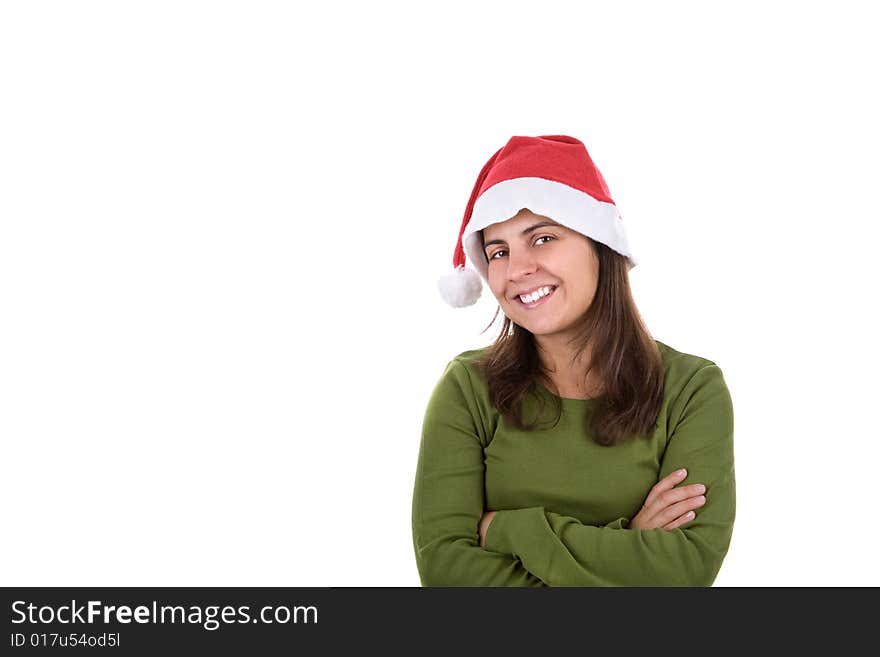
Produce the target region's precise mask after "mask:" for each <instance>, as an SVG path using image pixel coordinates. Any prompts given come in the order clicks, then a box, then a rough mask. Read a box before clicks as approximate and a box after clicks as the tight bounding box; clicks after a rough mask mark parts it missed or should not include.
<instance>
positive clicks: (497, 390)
mask: <svg viewBox="0 0 880 657" xmlns="http://www.w3.org/2000/svg"><path fill="white" fill-rule="evenodd" d="M590 243H591V244H592V246H593V249H594V251H595V252H596V255H597V257H598V260H599V280H598V282H597V285H596V293H595V296H594V297H593V301H592V303H591V304H590V307H589V309H588V310H587V312H586V313H585V314H584V316H583V318H582V319H581V320H580V323H579V325H578V327H577V331H576V336H575V338H574V339H573V341H572V344H573V345H574V346H575V355H574V359H573V361H572V364H574V363H575V361H577V360H578V359H579V358H580V357H581V355H582V354H585V353H589V354H590V357H591V358H590V361H589V363H587V367H586V369H585V371H584V381H585V382H586V378H587V375H588V373H590V372H593V374H594V376H596V377H597V379H598V380H599V381H601V392H600V393H599V395H598V396H597V397H595V401H596V406H595V411H594V412H593V413H592V414H591V416H590V421H589V423H588V424H587V425H586V426H585V428H584V429H585V434H586V435H588V436H591V437H592V439H593V440H594V441H595V442H596V443H598V444H599V445H603V446H606V447H609V446H613V445H616V444H619V443H621V442H624V441H626V440H628V439H630V438H632V437H634V436H638V435H641V436H644V437H648V436H650V434H651V433H653V429H654V427H655V424H656V421H657V416H658V413H659V412H660V406H661V404H662V402H663V378H664V377H663V361H662V359H661V357H660V351H659V349H658V347H657V343H656V342H655V341H654V339H653V338H652V337H651V335H650V333H649V332H648V329H647V328H646V326H645V324H644V322H643V321H642V317H641V315H640V314H639V311H638V309H637V308H636V304H635V301H634V300H633V297H632V290H631V288H630V285H629V273H628V269H627V263H626V259H625V258H624V257H623V256H622V255H620V254H619V253H617V252H616V251H614V250H612V249H610V248H608V247H607V246H605V245H604V244H602V243H600V242H596V241H595V240H592V239H590ZM499 310H500V306H499ZM497 317H498V312H497V311H496V313H495V317H493V318H492V322H491V323H490V324H489V326H487V327H486V329H484V330H488V328H489V327H491V326H492V324H494V323H495V319H496V318H497ZM587 349H590V351H589V352H587ZM476 365H477V366H478V367H479V368H480V369H481V370H482V372H483V374H484V375H485V377H486V381H487V383H488V386H489V399H490V401H491V403H492V405H493V406H494V407H495V408H497V409H498V411H499V412H500V413H501V414H502V415H503V416H504V418H505V419H506V420H507V421H508V422H510V423H511V424H512V425H513V426H515V427H517V428H519V429H521V430H532V429H534V428H535V427H536V425H537V421H535V422H531V423H526V422H524V420H523V418H522V402H523V399H524V398H525V396H526V395H527V394H529V393H532V394H534V393H535V392H536V391H537V384H538V383H539V382H540V381H542V380H544V381H547V382H550V379H549V377H548V372H547V369H546V367H544V365H543V364H542V363H541V359H540V357H539V354H538V348H537V345H536V344H535V339H534V336H533V335H532V333H531V332H530V331H527V330H526V329H524V328H522V327H521V326H519V325H518V324H516V323H514V322H512V321H511V320H510V318H509V317H507V316H506V315H505V317H504V322H503V324H502V327H501V333H500V334H499V336H498V338H497V339H496V340H495V342H494V343H493V344H492V345H490V346H489V347H488V348H487V349H486V352H485V353H484V354H483V355H482V356H481V357H480V358H479V359H478V360H477V361H476ZM550 386H551V387H550V388H548V389H550V390H552V392H553V393H554V395H555V396H554V397H553V399H555V404H556V419H555V420H554V424H555V423H556V422H558V421H559V418H560V417H561V415H562V402H561V400H560V399H559V392H558V389H556V388H555V386H553V385H552V383H550ZM536 396H537V395H536ZM542 401H543V399H542ZM542 408H543V406H542Z"/></svg>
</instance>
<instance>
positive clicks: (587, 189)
mask: <svg viewBox="0 0 880 657" xmlns="http://www.w3.org/2000/svg"><path fill="white" fill-rule="evenodd" d="M523 208H527V209H529V210H531V211H532V212H534V213H535V214H539V215H541V216H544V217H549V218H550V219H552V220H553V221H555V222H557V223H560V224H562V225H563V226H566V227H567V228H571V229H572V230H576V231H577V232H579V233H581V234H583V235H586V236H587V237H589V238H591V239H593V240H595V241H597V242H601V243H602V244H605V245H606V246H608V247H610V248H611V249H613V250H614V251H617V252H618V253H620V254H621V255H623V256H625V257H626V258H627V262H628V265H629V269H632V268H633V267H635V266H636V261H635V259H634V258H633V256H632V252H631V250H630V247H629V244H628V242H627V239H626V232H625V231H624V229H623V221H622V219H621V217H620V213H619V212H618V211H617V206H616V205H615V204H614V201H613V200H612V199H611V194H610V192H609V191H608V186H607V185H606V184H605V180H604V179H603V178H602V174H601V173H600V172H599V169H598V168H596V165H595V164H593V160H592V158H590V154H589V153H587V149H586V147H585V146H584V144H583V143H582V142H581V141H579V140H577V139H575V138H574V137H567V136H565V135H545V136H541V137H511V138H510V141H508V142H507V144H506V145H505V146H504V147H503V148H501V149H500V150H498V151H497V152H496V153H495V154H494V155H493V156H492V157H491V158H489V161H488V162H486V164H485V165H484V166H483V169H482V170H481V171H480V175H479V176H478V177H477V182H476V184H475V185H474V189H473V192H471V198H470V200H469V201H468V204H467V208H465V211H464V218H463V219H462V222H461V229H460V230H459V233H458V242H457V243H456V245H455V253H454V255H453V256H452V265H453V267H454V268H455V269H454V270H453V272H452V273H450V274H447V275H445V276H443V277H442V278H441V279H440V280H439V282H438V286H439V288H440V296H442V297H443V299H444V300H445V301H446V302H447V303H448V304H449V305H451V306H453V307H456V308H461V307H464V306H470V305H472V304H474V303H476V301H477V299H478V298H479V297H480V292H481V290H482V287H483V285H482V283H481V281H480V277H482V278H483V279H485V280H486V281H487V282H488V278H487V277H488V261H487V260H486V254H485V253H484V252H483V240H482V234H481V231H482V230H483V229H484V228H486V227H487V226H490V225H492V224H494V223H498V222H501V221H506V220H507V219H510V218H511V217H513V216H515V215H516V214H517V213H518V212H519V211H520V210H521V209H523ZM465 255H467V258H468V259H470V261H471V265H472V266H473V267H474V268H475V269H476V272H474V271H473V270H472V269H467V268H466V267H465ZM477 272H478V273H479V276H478V275H477Z"/></svg>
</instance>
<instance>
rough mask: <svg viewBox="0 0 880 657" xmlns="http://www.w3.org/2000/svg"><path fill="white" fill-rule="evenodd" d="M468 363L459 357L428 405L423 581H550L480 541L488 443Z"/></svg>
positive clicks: (419, 525)
mask: <svg viewBox="0 0 880 657" xmlns="http://www.w3.org/2000/svg"><path fill="white" fill-rule="evenodd" d="M463 386H467V374H466V372H465V371H464V368H463V367H462V366H461V365H460V364H459V363H457V362H456V361H452V362H451V363H450V364H449V365H448V367H447V369H446V372H445V373H444V375H443V377H442V378H441V380H440V382H439V383H438V384H437V386H436V387H435V389H434V392H433V393H432V395H431V398H430V400H429V402H428V407H427V410H426V411H425V417H424V422H423V425H422V439H421V445H420V448H419V459H418V465H417V469H416V480H415V488H414V492H413V506H412V526H413V545H414V548H415V554H416V564H417V566H418V570H419V576H420V578H421V582H422V585H423V586H529V587H538V586H544V583H543V582H541V580H540V579H538V578H537V577H535V576H534V575H532V574H531V573H529V572H528V571H527V570H526V569H525V568H523V565H522V564H521V563H520V562H519V560H518V559H516V558H514V557H513V556H511V555H506V554H499V553H498V552H490V551H488V550H485V549H483V548H482V547H480V543H479V532H478V524H479V522H480V518H481V517H482V515H483V511H484V486H483V482H484V464H483V442H482V440H481V436H480V434H479V431H478V428H477V425H476V422H475V416H476V415H477V411H476V409H475V408H474V406H473V404H471V403H469V401H472V399H471V398H470V396H469V395H466V394H465V393H464V392H463V390H462V387H463Z"/></svg>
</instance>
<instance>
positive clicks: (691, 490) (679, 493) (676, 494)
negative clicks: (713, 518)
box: [654, 484, 706, 512]
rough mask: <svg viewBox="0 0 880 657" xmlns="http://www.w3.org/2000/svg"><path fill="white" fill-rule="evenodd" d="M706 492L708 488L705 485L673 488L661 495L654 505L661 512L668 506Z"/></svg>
mask: <svg viewBox="0 0 880 657" xmlns="http://www.w3.org/2000/svg"><path fill="white" fill-rule="evenodd" d="M705 492H706V487H705V486H704V485H703V484H688V485H687V486H679V487H678V488H673V489H672V490H668V491H665V492H663V493H661V494H660V497H658V498H657V499H656V500H655V501H654V504H655V505H656V506H657V511H658V512H659V511H661V510H662V509H664V508H666V507H667V506H672V505H673V504H675V503H676V502H681V501H683V500H686V499H688V498H689V497H697V496H698V495H702V494H703V493H705Z"/></svg>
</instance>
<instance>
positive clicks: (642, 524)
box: [629, 470, 706, 530]
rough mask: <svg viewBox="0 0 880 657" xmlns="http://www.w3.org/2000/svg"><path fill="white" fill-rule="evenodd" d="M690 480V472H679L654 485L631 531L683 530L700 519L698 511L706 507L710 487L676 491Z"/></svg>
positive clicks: (693, 487) (631, 522)
mask: <svg viewBox="0 0 880 657" xmlns="http://www.w3.org/2000/svg"><path fill="white" fill-rule="evenodd" d="M686 476H687V471H686V470H678V471H676V472H673V473H672V474H670V475H667V476H665V477H663V479H661V480H660V481H658V482H657V483H656V484H654V487H653V488H652V489H651V492H650V493H648V497H647V498H646V499H645V503H644V504H643V505H642V509H641V511H639V512H638V513H637V514H636V515H635V517H634V518H633V519H632V520H630V521H629V528H630V529H657V528H658V527H660V528H662V529H666V530H670V529H675V528H676V527H680V526H681V525H683V524H684V523H686V522H690V521H691V520H693V519H694V518H695V517H696V512H695V511H694V509H696V508H698V507H701V506H703V505H704V504H705V503H706V497H705V496H704V495H703V493H705V492H706V487H705V486H703V484H690V485H688V486H682V487H681V488H674V486H675V484H677V483H679V482H680V481H683V480H684V478H685V477H686Z"/></svg>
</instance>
